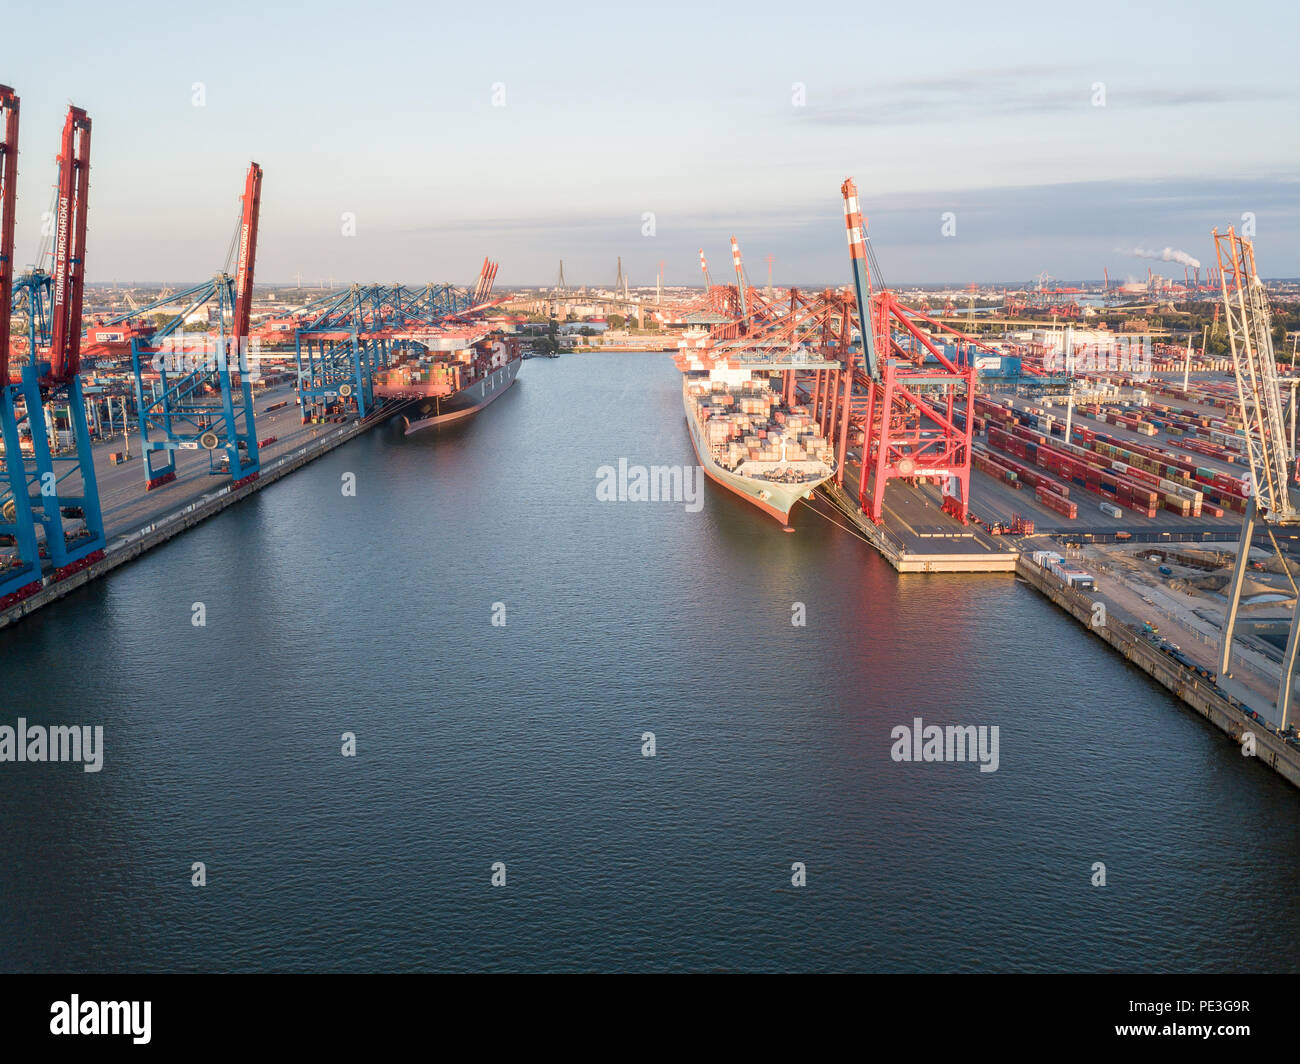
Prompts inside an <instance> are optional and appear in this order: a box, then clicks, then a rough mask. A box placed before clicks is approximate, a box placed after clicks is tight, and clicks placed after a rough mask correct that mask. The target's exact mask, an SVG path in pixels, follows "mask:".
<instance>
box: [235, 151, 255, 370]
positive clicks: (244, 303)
mask: <svg viewBox="0 0 1300 1064" xmlns="http://www.w3.org/2000/svg"><path fill="white" fill-rule="evenodd" d="M261 211H262V168H261V167H260V166H258V165H257V163H250V164H249V166H248V176H247V178H245V180H244V208H243V215H242V217H241V218H240V220H239V258H238V260H237V265H236V268H235V312H234V322H233V329H232V339H233V342H234V343H235V344H236V345H238V344H240V343H243V342H244V341H246V340H247V338H248V328H249V320H250V315H251V313H252V308H253V271H254V267H255V266H256V264H257V222H258V218H259V216H260V215H261Z"/></svg>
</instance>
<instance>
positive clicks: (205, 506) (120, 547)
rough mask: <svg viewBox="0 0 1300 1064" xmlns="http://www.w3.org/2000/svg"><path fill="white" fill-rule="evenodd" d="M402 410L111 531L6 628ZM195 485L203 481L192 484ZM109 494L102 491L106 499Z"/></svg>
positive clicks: (10, 615)
mask: <svg viewBox="0 0 1300 1064" xmlns="http://www.w3.org/2000/svg"><path fill="white" fill-rule="evenodd" d="M400 405H401V404H394V405H393V408H392V409H390V410H386V411H384V413H383V414H382V415H381V416H378V417H372V418H370V419H367V420H365V421H349V422H345V423H342V424H338V425H334V426H331V427H330V431H326V432H322V433H320V434H319V435H312V436H310V437H308V438H307V439H306V442H305V443H303V444H302V446H300V447H298V448H296V449H294V450H289V451H288V452H287V453H283V454H281V455H280V456H279V457H277V458H275V459H273V460H272V461H269V462H264V464H263V465H262V469H261V473H260V475H259V476H258V478H257V479H256V480H253V481H250V482H248V483H246V484H242V485H240V486H239V487H238V488H235V487H233V486H232V485H230V484H227V485H226V486H225V487H222V488H218V489H215V490H213V491H209V492H205V493H203V494H200V495H198V497H197V498H191V501H188V502H187V503H185V505H183V506H181V507H179V508H178V509H175V510H171V511H169V512H167V513H164V514H161V515H159V516H157V517H155V518H154V519H153V520H151V521H149V523H148V524H146V525H144V526H142V527H138V528H135V529H132V530H130V531H125V532H123V531H117V530H114V529H112V528H110V529H109V531H108V545H107V546H106V547H105V549H104V557H103V558H102V559H101V560H100V561H97V562H95V563H94V564H93V565H89V566H87V567H86V568H85V569H82V570H80V571H79V572H76V573H73V574H72V575H70V576H68V577H66V578H64V579H63V580H59V581H54V580H53V578H52V577H51V576H49V575H48V574H47V575H46V577H45V586H44V587H43V588H42V589H41V590H40V591H38V592H36V593H35V594H33V595H30V596H29V597H27V598H25V599H23V600H22V601H21V602H19V603H16V604H15V605H13V606H11V607H10V608H9V609H7V610H5V611H4V612H2V613H0V628H6V627H8V626H10V625H12V624H15V623H16V622H18V621H20V620H22V619H23V618H24V617H27V616H30V615H31V614H33V613H35V612H36V611H37V610H39V609H41V608H42V607H44V606H48V605H49V604H50V603H51V602H56V601H58V600H59V599H61V598H63V597H64V596H65V595H68V594H70V593H71V592H73V591H75V590H76V589H77V588H79V587H83V586H84V585H86V584H88V583H90V582H91V581H92V580H98V579H99V578H100V577H101V576H104V575H105V574H106V573H109V572H112V571H113V570H114V569H116V568H117V567H118V566H119V565H125V564H126V563H127V562H129V561H132V560H134V559H135V558H138V557H139V556H140V555H142V554H144V553H145V552H146V551H148V550H152V549H153V548H154V547H156V546H158V545H159V544H160V543H165V542H166V541H167V540H169V539H171V538H172V537H173V536H177V535H179V534H180V533H182V532H184V531H185V530H186V529H187V528H193V527H194V526H195V525H197V524H198V523H199V522H200V521H204V520H206V519H207V518H209V517H211V516H213V515H214V514H218V513H220V512H221V511H222V510H224V509H226V507H228V506H233V505H234V504H235V503H237V502H239V501H241V500H242V499H246V498H247V497H248V496H249V495H251V494H253V493H254V492H256V491H261V490H262V489H263V488H265V487H266V486H267V485H269V484H274V483H275V482H276V481H277V480H279V479H280V478H281V477H285V476H288V475H289V474H290V473H292V472H293V471H294V470H296V469H301V468H302V467H303V466H305V465H306V464H307V463H308V462H311V461H314V460H315V459H317V458H319V457H320V456H321V455H323V454H328V453H329V452H330V451H332V450H334V448H336V447H339V446H341V445H342V444H344V443H347V442H348V441H349V440H352V439H355V438H356V437H357V436H359V435H361V433H363V432H366V431H368V430H369V429H372V428H374V427H375V426H376V425H378V424H381V423H382V422H384V421H387V420H388V418H389V417H390V416H392V414H394V413H396V411H397V407H398V406H400ZM298 416H299V415H298V409H297V407H296V405H292V404H291V406H290V407H289V408H288V409H287V410H286V411H285V415H284V419H286V420H287V419H288V418H292V419H293V420H294V421H295V422H296V421H297V420H298ZM312 431H313V432H315V431H316V430H315V429H313V430H312ZM99 449H103V450H107V446H104V447H102V448H97V450H99ZM190 457H192V455H191V456H190ZM97 464H98V463H97ZM139 476H140V473H139V461H138V460H137V461H136V466H135V473H134V478H133V479H135V478H138V477H139ZM191 483H192V484H193V483H199V482H198V481H191ZM135 484H136V491H137V492H138V494H139V496H140V497H141V500H142V502H141V504H143V500H144V499H145V498H147V497H146V495H145V491H144V484H143V482H141V481H140V480H138V479H135ZM168 487H169V489H173V490H175V491H178V492H179V491H182V490H184V488H183V486H180V485H169V486H168ZM103 494H104V493H103V492H102V491H101V496H103ZM150 494H152V493H150ZM191 494H192V492H191ZM119 528H120V525H119Z"/></svg>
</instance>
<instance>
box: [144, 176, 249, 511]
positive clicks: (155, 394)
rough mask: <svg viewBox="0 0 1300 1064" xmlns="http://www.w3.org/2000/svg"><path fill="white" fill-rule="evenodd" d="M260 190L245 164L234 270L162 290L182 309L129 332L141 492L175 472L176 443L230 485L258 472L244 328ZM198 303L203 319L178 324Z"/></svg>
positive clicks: (195, 310) (193, 312) (246, 326)
mask: <svg viewBox="0 0 1300 1064" xmlns="http://www.w3.org/2000/svg"><path fill="white" fill-rule="evenodd" d="M261 195H262V168H261V167H260V166H258V165H257V163H252V164H251V165H250V166H249V168H248V175H247V178H246V179H245V183H244V195H243V200H242V203H243V206H242V209H241V213H240V221H239V229H238V232H237V234H236V242H235V247H236V248H237V253H238V260H237V267H236V271H235V275H234V276H233V277H232V276H231V275H230V274H229V273H228V272H226V271H223V272H221V273H218V274H217V275H215V276H214V277H213V278H212V280H210V281H206V282H204V283H203V284H198V285H195V286H193V287H192V288H188V289H186V290H185V291H184V292H180V293H178V294H176V295H173V296H170V297H169V300H168V301H169V303H172V304H176V303H180V304H182V305H184V308H185V309H184V310H182V311H181V312H180V313H179V314H177V315H175V316H174V317H173V318H172V319H171V320H170V321H169V322H167V324H166V325H164V326H163V327H162V328H160V329H158V330H157V331H155V332H154V333H153V334H152V335H150V336H149V337H148V338H142V337H139V336H135V337H132V340H131V368H132V370H133V371H134V374H135V391H136V402H137V405H138V409H139V411H140V439H141V451H142V453H143V454H144V473H145V490H146V491H152V490H153V489H155V488H159V487H161V486H162V485H164V484H166V483H168V482H169V481H172V480H175V479H176V452H177V451H182V450H191V451H193V450H204V451H206V452H207V454H208V472H209V473H210V474H212V475H214V476H229V477H230V478H231V481H232V482H233V483H234V484H235V485H239V484H242V483H244V482H246V481H249V480H253V479H256V477H257V476H258V474H259V472H260V469H261V465H260V460H259V456H258V441H257V426H256V423H255V420H254V417H253V389H252V379H251V378H252V374H253V373H255V372H256V370H257V367H256V366H255V365H253V364H252V362H253V359H250V353H249V347H248V331H249V315H250V311H251V306H252V299H253V273H254V266H255V263H256V257H257V224H258V215H259V212H260V208H261ZM157 306H159V304H157V303H155V304H150V305H149V306H147V307H141V308H140V309H139V310H138V311H136V312H135V314H136V315H139V314H144V313H147V312H149V311H150V310H153V309H156V308H157ZM205 307H206V308H208V322H205V324H204V328H203V329H202V331H201V333H199V334H195V333H188V334H187V333H186V332H185V323H186V322H187V321H188V320H190V319H191V318H192V317H193V316H194V315H196V314H198V313H199V311H200V310H201V309H203V308H205ZM227 319H229V325H227ZM213 327H215V331H214V329H213Z"/></svg>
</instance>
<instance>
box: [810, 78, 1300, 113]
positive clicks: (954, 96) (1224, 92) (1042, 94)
mask: <svg viewBox="0 0 1300 1064" xmlns="http://www.w3.org/2000/svg"><path fill="white" fill-rule="evenodd" d="M1094 80H1095V78H1094V76H1093V75H1091V74H1089V73H1088V72H1087V71H1085V70H1084V69H1083V68H1080V67H1074V68H1070V67H1054V66H1017V67H1003V68H1000V69H996V70H989V71H985V72H981V73H976V72H971V73H967V74H958V75H952V76H948V77H937V78H917V79H913V80H909V81H901V82H894V83H890V84H881V85H865V86H856V87H853V88H847V89H837V90H834V91H832V92H831V93H830V94H829V96H828V100H829V102H828V103H826V104H825V105H821V106H819V105H818V104H817V101H816V97H815V96H814V97H813V98H812V99H811V100H810V102H809V104H808V106H807V107H806V108H799V109H792V112H791V120H792V121H796V122H811V123H813V124H815V125H823V126H834V127H841V128H843V127H854V128H868V127H879V126H900V125H907V126H913V125H922V124H939V123H966V122H972V121H980V122H984V121H988V120H989V119H993V118H1006V117H1026V116H1032V115H1053V114H1065V113H1072V112H1080V111H1082V110H1083V109H1085V108H1089V107H1091V106H1092V94H1093V82H1094ZM1294 99H1296V94H1295V93H1288V92H1282V91H1278V90H1266V89H1259V88H1251V87H1244V86H1220V87H1205V86H1198V87H1195V88H1162V87H1134V88H1127V87H1125V85H1124V84H1123V83H1122V82H1118V81H1116V82H1107V85H1106V106H1107V107H1108V108H1114V109H1117V110H1158V109H1163V110H1169V109H1174V108H1182V107H1202V106H1213V105H1223V104H1254V103H1266V102H1270V101H1279V100H1294Z"/></svg>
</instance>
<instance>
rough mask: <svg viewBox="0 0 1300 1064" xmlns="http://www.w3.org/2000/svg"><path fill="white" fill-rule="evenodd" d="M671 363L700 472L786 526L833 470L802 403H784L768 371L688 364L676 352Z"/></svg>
mask: <svg viewBox="0 0 1300 1064" xmlns="http://www.w3.org/2000/svg"><path fill="white" fill-rule="evenodd" d="M677 361H678V366H679V368H681V369H682V370H683V377H682V401H683V403H684V404H685V407H686V425H687V428H688V429H689V430H690V434H691V444H692V445H693V446H694V448H695V454H696V457H697V458H698V459H699V461H700V465H701V466H702V467H703V468H704V472H705V473H707V474H708V476H709V478H710V479H711V480H713V481H714V482H716V483H717V484H720V485H721V486H722V487H724V488H726V489H727V490H728V491H732V492H735V493H736V494H737V495H739V496H740V497H741V498H742V499H745V500H746V501H747V502H750V503H753V504H754V505H755V506H757V507H758V508H759V509H760V510H762V511H763V512H764V513H766V514H769V515H770V516H772V517H775V518H776V519H777V520H778V521H780V522H781V523H782V524H783V525H788V523H789V518H790V511H791V510H792V509H794V506H795V504H796V503H797V502H798V501H799V500H800V499H811V498H812V494H813V491H814V490H816V488H817V487H818V485H820V484H821V483H822V482H824V481H826V480H828V479H829V478H830V477H832V476H834V475H835V456H834V453H833V451H832V450H831V447H830V445H829V443H828V442H827V440H826V438H825V437H824V436H823V435H822V434H821V430H820V429H819V428H818V427H817V424H816V423H815V422H814V421H813V419H812V417H811V416H810V415H809V413H808V408H807V407H805V406H787V405H786V404H785V403H784V402H783V401H782V397H781V396H780V395H778V394H777V393H776V392H774V391H773V390H772V387H771V376H770V373H769V372H768V370H755V369H751V368H745V367H736V366H730V365H728V366H725V367H723V366H714V367H712V368H708V369H693V368H691V363H690V361H688V359H687V357H686V356H684V355H681V354H679V355H678V356H677ZM769 369H770V367H769Z"/></svg>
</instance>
